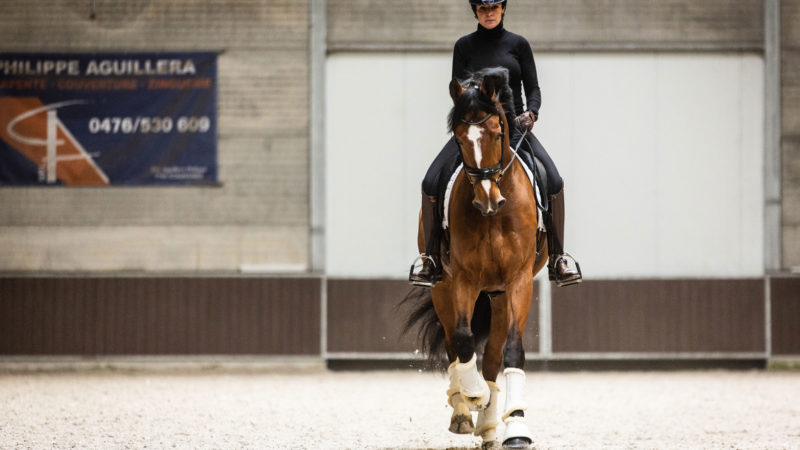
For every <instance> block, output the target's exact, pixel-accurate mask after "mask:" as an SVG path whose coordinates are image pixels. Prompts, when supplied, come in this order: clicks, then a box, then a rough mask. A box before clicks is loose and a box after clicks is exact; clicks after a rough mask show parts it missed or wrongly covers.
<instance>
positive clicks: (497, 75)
mask: <svg viewBox="0 0 800 450" xmlns="http://www.w3.org/2000/svg"><path fill="white" fill-rule="evenodd" d="M485 77H491V78H492V79H493V81H494V85H495V89H496V90H497V91H498V93H499V94H500V96H499V100H500V105H502V107H503V112H505V114H506V123H508V124H509V126H512V124H513V123H514V122H513V120H514V118H515V117H516V114H515V111H514V94H513V92H512V91H511V87H509V85H508V69H506V68H505V67H487V68H485V69H481V70H479V71H477V72H472V73H470V74H469V75H468V76H467V78H466V79H464V80H459V82H460V83H461V86H462V87H464V88H465V89H464V92H463V93H462V94H461V96H459V97H458V99H457V100H456V102H455V105H453V108H452V109H451V110H450V114H448V116H447V126H448V129H449V130H450V132H451V133H452V132H455V128H456V126H457V125H458V124H459V123H460V122H461V120H463V119H464V117H466V115H467V114H468V113H470V112H475V111H486V112H488V113H491V114H499V111H498V110H497V109H496V108H495V107H494V102H492V99H491V98H489V97H488V96H487V95H485V94H484V93H483V92H482V91H481V89H480V87H481V84H482V83H483V79H484V78H485ZM473 88H476V89H473Z"/></svg>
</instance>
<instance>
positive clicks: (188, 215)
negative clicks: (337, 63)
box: [0, 0, 310, 270]
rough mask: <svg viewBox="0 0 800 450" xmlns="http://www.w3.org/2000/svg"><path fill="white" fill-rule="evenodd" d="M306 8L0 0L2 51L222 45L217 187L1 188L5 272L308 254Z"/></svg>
mask: <svg viewBox="0 0 800 450" xmlns="http://www.w3.org/2000/svg"><path fill="white" fill-rule="evenodd" d="M92 4H94V5H95V7H94V10H95V11H94V12H95V19H91V18H90V9H91V5H92ZM309 8H310V1H297V0H270V1H269V2H264V1H260V0H238V1H236V2H229V1H226V0H211V1H203V2H199V1H194V0H129V1H125V2H119V1H112V0H96V1H94V2H89V1H78V0H57V1H53V0H29V1H25V2H11V1H4V2H2V3H0V51H19V52H25V51H30V52H61V51H66V52H70V51H75V52H91V51H126V50H147V51H159V50H165V51H167V50H216V51H220V52H221V53H220V57H219V66H218V69H219V96H218V98H219V127H218V132H219V144H218V149H219V158H218V160H219V181H220V183H221V186H220V187H203V188H196V187H180V188H174V187H173V188H162V187H144V188H109V189H75V188H3V189H0V205H2V207H0V245H2V249H3V258H0V270H139V269H142V270H206V269H208V270H236V269H237V268H238V267H239V265H240V264H277V265H292V266H298V265H299V266H305V265H306V264H307V260H308V256H307V255H308V237H307V235H308V222H309V219H308V217H309V212H308V210H309V202H308V197H309V194H308V193H309V170H308V155H309V132H308V129H309V128H308V127H309V102H310V92H309V66H308V45H309V20H310V19H309Z"/></svg>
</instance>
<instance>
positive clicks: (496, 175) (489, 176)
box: [456, 113, 516, 186]
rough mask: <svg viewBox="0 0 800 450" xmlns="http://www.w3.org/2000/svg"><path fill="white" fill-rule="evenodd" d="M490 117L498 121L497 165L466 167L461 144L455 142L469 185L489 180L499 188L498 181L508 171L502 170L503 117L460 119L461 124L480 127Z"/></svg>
mask: <svg viewBox="0 0 800 450" xmlns="http://www.w3.org/2000/svg"><path fill="white" fill-rule="evenodd" d="M492 116H497V118H498V119H500V161H498V162H497V164H495V165H493V166H489V167H472V166H470V165H468V164H467V160H466V159H464V150H463V149H462V148H461V144H460V143H458V141H456V144H457V145H458V151H459V152H460V153H461V160H462V161H463V163H464V171H465V172H467V178H468V179H469V183H470V184H472V185H474V184H475V183H477V182H480V181H484V180H489V181H493V182H494V184H496V185H498V186H500V179H501V178H503V174H504V173H505V171H506V169H508V167H506V168H505V169H504V168H503V153H505V151H504V150H505V147H504V145H505V143H506V131H505V130H506V127H505V121H504V120H503V115H502V114H500V113H491V114H490V113H487V114H486V115H485V116H484V117H483V118H482V119H481V120H476V121H472V120H467V119H461V122H462V123H465V124H467V125H482V124H483V123H485V122H486V121H487V120H489V118H490V117H492ZM515 156H516V154H515ZM512 161H513V159H512Z"/></svg>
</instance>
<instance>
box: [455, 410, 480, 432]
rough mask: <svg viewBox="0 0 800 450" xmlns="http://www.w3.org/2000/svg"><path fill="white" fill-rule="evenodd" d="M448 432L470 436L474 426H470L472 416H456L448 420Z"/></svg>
mask: <svg viewBox="0 0 800 450" xmlns="http://www.w3.org/2000/svg"><path fill="white" fill-rule="evenodd" d="M450 432H451V433H455V434H472V433H474V432H475V425H473V424H472V415H461V414H459V415H457V416H453V418H452V419H450Z"/></svg>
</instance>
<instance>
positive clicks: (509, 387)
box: [503, 368, 533, 442]
mask: <svg viewBox="0 0 800 450" xmlns="http://www.w3.org/2000/svg"><path fill="white" fill-rule="evenodd" d="M503 374H504V375H505V376H506V405H505V413H503V422H505V424H506V431H505V434H504V435H503V442H505V441H507V440H508V439H511V438H527V439H529V440H530V441H531V442H533V437H532V436H531V430H530V429H529V428H528V423H527V422H526V421H525V418H524V417H512V416H511V414H512V413H513V412H514V411H517V410H522V411H524V410H526V409H527V408H528V404H527V403H525V372H523V371H522V370H520V369H513V368H508V369H506V370H505V371H504V372H503Z"/></svg>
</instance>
